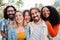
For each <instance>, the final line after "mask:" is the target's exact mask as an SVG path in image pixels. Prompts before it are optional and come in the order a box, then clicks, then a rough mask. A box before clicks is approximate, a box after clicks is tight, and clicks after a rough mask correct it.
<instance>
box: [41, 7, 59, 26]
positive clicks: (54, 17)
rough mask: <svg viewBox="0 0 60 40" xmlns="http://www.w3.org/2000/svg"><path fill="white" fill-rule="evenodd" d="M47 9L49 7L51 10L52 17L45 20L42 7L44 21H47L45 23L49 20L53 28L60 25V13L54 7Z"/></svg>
mask: <svg viewBox="0 0 60 40" xmlns="http://www.w3.org/2000/svg"><path fill="white" fill-rule="evenodd" d="M45 7H47V8H48V9H49V11H50V16H49V17H48V18H45V17H44V16H43V11H42V10H43V8H44V7H42V9H41V17H42V19H43V20H45V21H46V20H48V21H49V22H50V23H51V25H52V26H53V25H56V24H59V12H58V11H57V10H56V9H55V8H54V7H52V6H45Z"/></svg>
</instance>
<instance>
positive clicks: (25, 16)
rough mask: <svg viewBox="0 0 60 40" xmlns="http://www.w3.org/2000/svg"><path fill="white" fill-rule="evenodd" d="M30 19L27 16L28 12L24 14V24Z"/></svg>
mask: <svg viewBox="0 0 60 40" xmlns="http://www.w3.org/2000/svg"><path fill="white" fill-rule="evenodd" d="M30 19H31V17H30V15H29V12H25V15H24V20H25V21H26V22H29V21H30Z"/></svg>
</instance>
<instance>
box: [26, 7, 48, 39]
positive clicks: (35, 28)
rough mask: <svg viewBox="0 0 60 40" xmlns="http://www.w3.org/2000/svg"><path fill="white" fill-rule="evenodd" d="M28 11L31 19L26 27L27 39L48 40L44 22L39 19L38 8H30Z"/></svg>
mask: <svg viewBox="0 0 60 40" xmlns="http://www.w3.org/2000/svg"><path fill="white" fill-rule="evenodd" d="M30 13H31V16H32V19H33V21H32V22H30V23H28V25H27V26H26V28H28V29H27V30H28V31H27V32H28V33H27V35H28V34H29V35H28V38H29V39H28V40H48V30H47V26H46V24H45V22H44V21H43V20H42V19H41V16H40V15H41V13H40V10H39V9H38V8H31V9H30Z"/></svg>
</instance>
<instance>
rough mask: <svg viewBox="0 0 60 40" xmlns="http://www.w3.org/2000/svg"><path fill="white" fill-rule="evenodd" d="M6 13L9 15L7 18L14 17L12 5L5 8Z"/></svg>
mask: <svg viewBox="0 0 60 40" xmlns="http://www.w3.org/2000/svg"><path fill="white" fill-rule="evenodd" d="M7 14H8V16H9V19H13V18H14V14H15V11H14V9H13V8H12V7H9V8H8V9H7Z"/></svg>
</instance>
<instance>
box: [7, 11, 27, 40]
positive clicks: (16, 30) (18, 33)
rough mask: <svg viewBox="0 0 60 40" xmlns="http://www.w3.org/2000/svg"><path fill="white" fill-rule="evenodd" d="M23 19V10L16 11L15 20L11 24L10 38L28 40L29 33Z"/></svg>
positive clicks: (9, 39) (12, 39) (10, 39)
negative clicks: (27, 33)
mask: <svg viewBox="0 0 60 40" xmlns="http://www.w3.org/2000/svg"><path fill="white" fill-rule="evenodd" d="M23 19H24V18H23V14H22V12H21V11H16V13H15V18H14V22H13V23H12V24H9V28H8V29H9V30H8V40H26V36H27V35H26V29H25V27H24V23H23ZM11 35H12V36H11Z"/></svg>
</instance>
